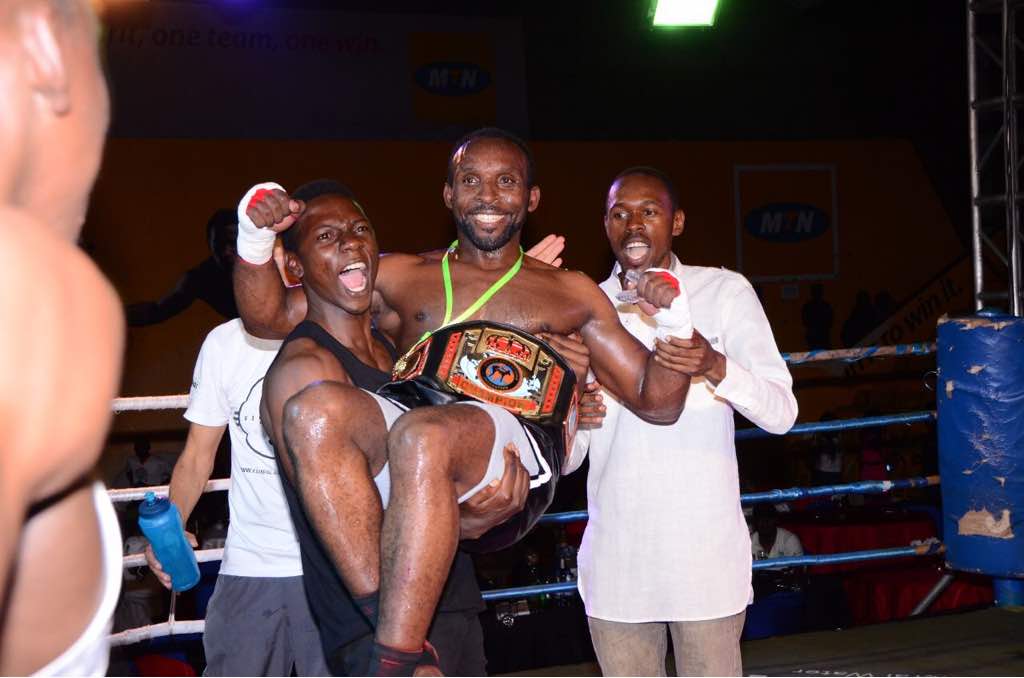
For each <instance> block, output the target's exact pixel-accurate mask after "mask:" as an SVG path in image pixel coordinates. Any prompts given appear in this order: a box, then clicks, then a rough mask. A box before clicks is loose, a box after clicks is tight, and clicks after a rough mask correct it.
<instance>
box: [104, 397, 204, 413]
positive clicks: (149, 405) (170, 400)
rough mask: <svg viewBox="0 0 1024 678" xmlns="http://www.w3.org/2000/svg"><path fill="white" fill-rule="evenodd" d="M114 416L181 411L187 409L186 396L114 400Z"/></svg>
mask: <svg viewBox="0 0 1024 678" xmlns="http://www.w3.org/2000/svg"><path fill="white" fill-rule="evenodd" d="M113 407H114V414H117V413H118V412H143V411H146V410H183V409H185V408H186V407H188V394H187V393H186V394H185V395H168V396H142V397H138V398H114V406H113Z"/></svg>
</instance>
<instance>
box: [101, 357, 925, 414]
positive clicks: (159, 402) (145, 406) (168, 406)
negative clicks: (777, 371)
mask: <svg viewBox="0 0 1024 678" xmlns="http://www.w3.org/2000/svg"><path fill="white" fill-rule="evenodd" d="M934 352H935V342H931V343H923V344H921V343H919V344H893V345H891V346H865V347H862V348H844V349H837V350H834V351H833V350H829V351H826V350H814V351H804V352H802V353H783V354H782V358H783V359H784V360H785V361H786V362H787V363H789V364H790V365H805V364H807V363H816V362H833V361H841V362H846V363H854V362H857V361H859V360H866V359H868V358H886V357H892V356H908V355H928V354H930V353H934ZM186 407H188V394H187V393H186V394H183V395H166V396H138V397H128V398H115V399H114V403H113V411H114V413H115V414H118V413H120V412H145V411H148V410H183V409H185V408H186Z"/></svg>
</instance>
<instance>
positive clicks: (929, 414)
mask: <svg viewBox="0 0 1024 678" xmlns="http://www.w3.org/2000/svg"><path fill="white" fill-rule="evenodd" d="M926 421H935V410H927V411H924V412H907V413H905V414H886V415H882V416H879V417H862V418H860V419H833V420H830V421H811V422H806V423H803V424H797V425H796V426H794V427H793V428H791V429H789V431H787V432H786V433H783V434H782V435H801V434H802V435H807V434H810V433H822V432H825V431H851V430H853V429H858V428H874V427H876V426H889V425H890V424H918V423H921V422H926ZM772 435H775V434H774V433H768V431H765V430H763V429H760V428H755V427H751V428H741V429H740V430H738V431H736V440H750V439H752V438H768V437H769V436H772Z"/></svg>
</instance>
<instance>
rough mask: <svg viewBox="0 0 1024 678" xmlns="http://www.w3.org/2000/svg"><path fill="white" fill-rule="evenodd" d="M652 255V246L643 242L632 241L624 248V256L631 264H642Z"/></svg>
mask: <svg viewBox="0 0 1024 678" xmlns="http://www.w3.org/2000/svg"><path fill="white" fill-rule="evenodd" d="M650 253H651V246H650V244H649V243H647V242H644V241H643V240H630V241H629V242H627V243H626V246H625V247H623V248H622V255H623V256H624V257H625V258H626V261H628V262H629V263H631V264H641V263H643V262H644V261H645V260H646V259H647V257H648V256H649V255H650Z"/></svg>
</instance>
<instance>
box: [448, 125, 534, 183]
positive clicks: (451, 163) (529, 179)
mask: <svg viewBox="0 0 1024 678" xmlns="http://www.w3.org/2000/svg"><path fill="white" fill-rule="evenodd" d="M481 139H497V140H500V141H507V142H509V143H510V144H513V145H514V146H515V147H516V148H518V149H519V151H520V152H521V153H522V154H523V157H525V158H526V184H527V186H529V187H531V188H532V187H533V186H534V176H535V174H534V165H533V152H532V151H531V150H530V147H529V146H527V145H526V142H525V141H523V140H522V139H521V138H520V137H518V136H516V135H515V134H513V133H512V132H509V131H508V130H504V129H501V128H500V127H481V128H480V129H478V130H473V131H472V132H469V133H468V134H464V135H462V137H461V138H460V139H459V140H458V141H456V142H455V145H454V146H452V151H451V153H449V154H448V180H447V181H448V185H449V186H451V185H452V182H453V181H454V180H455V156H457V155H458V154H459V149H461V148H463V147H464V146H468V145H469V144H471V143H473V142H474V141H479V140H481Z"/></svg>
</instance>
